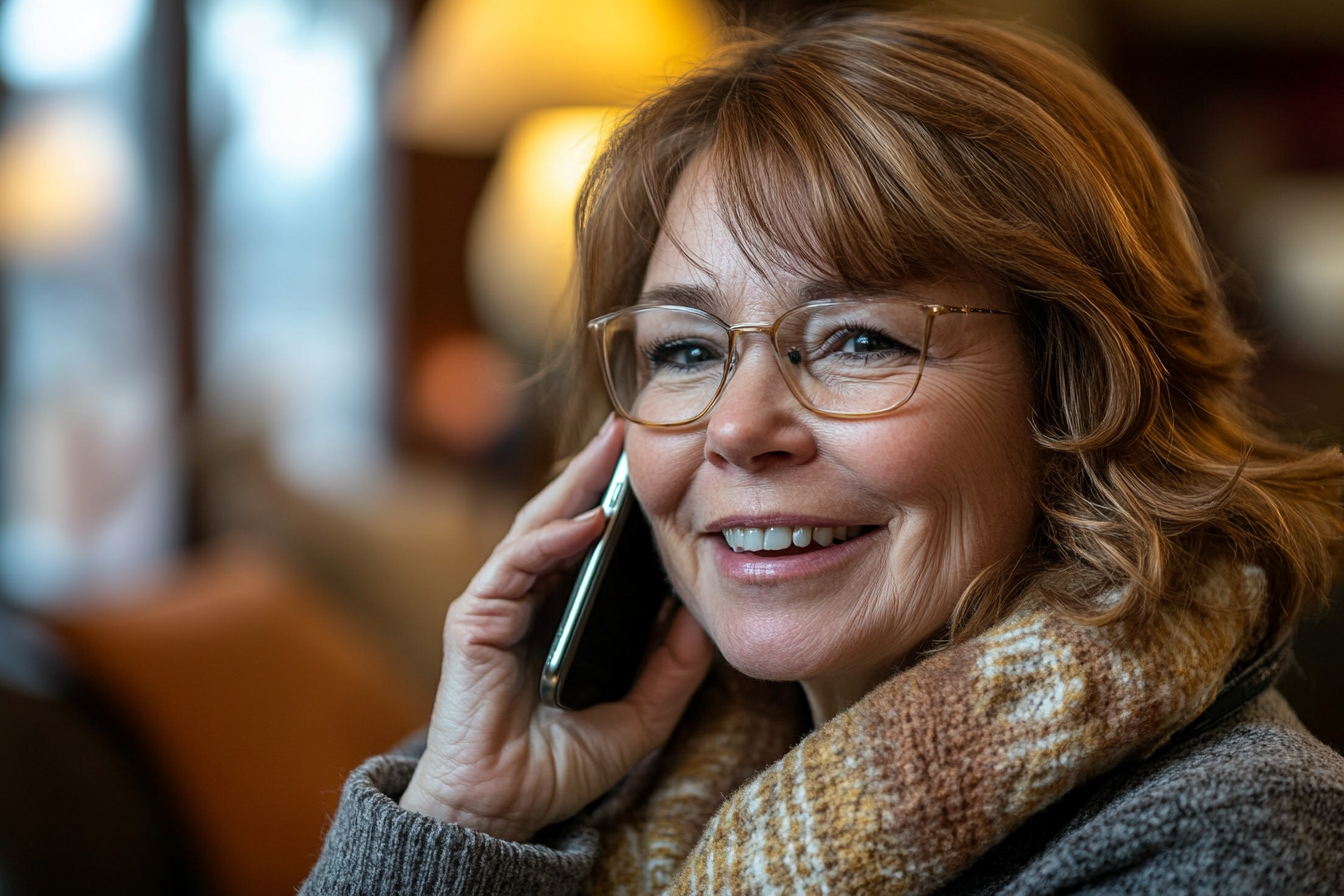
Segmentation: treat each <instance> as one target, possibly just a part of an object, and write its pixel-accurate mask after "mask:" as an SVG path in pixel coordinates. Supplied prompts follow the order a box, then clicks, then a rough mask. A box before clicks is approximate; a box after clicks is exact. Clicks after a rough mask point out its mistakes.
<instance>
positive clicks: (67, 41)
mask: <svg viewBox="0 0 1344 896" xmlns="http://www.w3.org/2000/svg"><path fill="white" fill-rule="evenodd" d="M149 7H150V3H149V0H9V2H7V3H5V4H4V5H3V6H2V7H0V67H3V70H4V73H5V78H6V79H7V80H8V81H9V82H10V83H11V84H13V85H16V86H19V87H23V88H29V89H38V88H48V87H63V86H69V85H73V84H81V83H87V82H92V81H95V80H97V79H99V78H101V77H103V76H104V75H106V74H107V73H108V72H109V71H110V70H112V69H114V68H115V67H117V66H119V65H121V64H123V63H124V62H126V60H127V59H129V58H130V56H131V54H132V53H133V51H134V49H135V47H136V46H137V45H138V44H139V41H140V39H141V36H142V34H143V32H144V29H145V23H146V18H147V15H148V12H149Z"/></svg>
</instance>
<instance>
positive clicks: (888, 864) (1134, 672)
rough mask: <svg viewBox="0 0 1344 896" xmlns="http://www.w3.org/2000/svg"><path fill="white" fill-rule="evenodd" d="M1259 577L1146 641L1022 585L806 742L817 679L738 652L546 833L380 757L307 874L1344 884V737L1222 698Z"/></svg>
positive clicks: (469, 885) (458, 884)
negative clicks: (1050, 603)
mask: <svg viewBox="0 0 1344 896" xmlns="http://www.w3.org/2000/svg"><path fill="white" fill-rule="evenodd" d="M1251 572H1256V571H1251ZM1238 580H1240V581H1242V583H1243V584H1245V583H1252V584H1253V583H1255V582H1257V581H1259V580H1258V579H1257V577H1256V576H1255V575H1250V574H1247V575H1243V576H1241V577H1237V576H1224V577H1223V578H1222V579H1221V580H1220V581H1218V582H1215V583H1214V584H1215V585H1216V588H1215V589H1214V590H1213V591H1211V592H1210V594H1211V595H1216V594H1223V593H1225V594H1227V595H1228V600H1227V601H1226V603H1225V606H1226V607H1227V608H1228V611H1229V613H1225V614H1219V615H1216V616H1214V617H1206V618H1192V617H1190V616H1189V614H1188V613H1175V614H1172V616H1171V618H1170V619H1169V620H1168V622H1170V625H1169V626H1168V628H1167V629H1165V630H1159V631H1158V636H1157V637H1150V638H1148V639H1140V641H1146V643H1140V644H1138V646H1133V645H1131V646H1129V647H1125V646H1122V645H1123V642H1120V641H1116V640H1115V639H1114V638H1112V637H1110V636H1109V635H1108V634H1107V633H1106V632H1104V631H1101V630H1099V629H1091V628H1086V627H1078V626H1070V625H1068V624H1066V623H1063V622H1061V621H1059V620H1057V619H1054V618H1053V617H1052V616H1051V615H1050V614H1046V613H1042V612H1040V611H1034V610H1031V609H1030V608H1027V609H1024V610H1023V611H1022V612H1021V613H1019V614H1017V616H1016V617H1015V618H1013V619H1010V620H1008V621H1006V622H1005V623H1004V624H1002V625H1000V626H998V627H997V628H996V629H995V630H992V631H991V632H989V633H987V634H986V635H985V636H983V637H981V638H978V639H976V640H975V642H973V643H971V644H970V645H962V646H960V647H957V648H952V649H950V650H948V651H945V652H943V653H941V654H938V655H935V656H934V657H931V658H929V659H926V660H925V661H923V662H921V663H920V664H917V665H916V666H915V667H913V668H912V669H910V670H907V671H905V672H903V673H901V674H898V675H897V676H895V677H894V678H893V679H892V680H891V681H889V682H888V683H886V684H884V685H883V686H880V687H879V688H878V689H876V690H875V691H874V692H873V693H872V694H870V695H869V696H868V697H867V698H865V699H864V700H863V701H860V703H859V704H856V706H855V707H852V708H851V709H850V710H848V711H846V712H845V713H842V714H841V715H840V716H838V717H837V718H836V719H833V720H831V721H830V722H828V723H827V724H826V725H823V726H821V728H819V729H817V730H816V731H814V732H812V733H811V734H809V735H807V736H806V737H805V738H804V739H803V740H802V741H801V742H800V743H798V744H797V745H796V746H793V747H792V749H790V744H791V743H793V742H794V740H796V738H797V737H798V735H799V734H800V733H801V731H800V728H799V724H800V717H801V713H799V711H798V710H799V709H800V706H801V704H800V703H799V702H798V701H797V699H796V697H797V688H796V686H783V685H772V684H768V683H763V682H751V681H748V680H746V679H744V678H742V677H741V676H738V675H736V674H735V673H732V672H731V670H726V669H722V668H721V669H718V670H716V672H715V673H714V674H712V675H711V679H710V680H709V681H708V682H707V683H706V686H705V687H704V688H702V690H701V693H700V694H698V695H697V698H696V700H695V701H694V702H693V704H692V706H691V708H690V709H689V710H688V712H687V715H686V717H685V718H684V719H683V724H682V726H680V727H679V729H678V732H677V734H676V735H674V738H673V740H672V741H671V742H670V743H669V744H668V745H667V747H666V748H665V749H664V750H663V751H662V752H661V753H660V754H658V755H657V756H655V757H653V758H652V759H651V760H650V761H648V762H646V763H645V764H644V765H643V766H642V767H641V768H638V769H636V770H635V772H633V773H632V774H631V775H630V776H629V777H628V778H627V780H626V782H625V783H624V784H623V785H622V786H621V787H619V788H617V791H616V792H614V793H613V794H611V795H609V796H608V797H607V798H606V799H605V800H604V801H602V803H601V805H600V806H598V807H597V808H596V809H595V810H594V811H592V812H590V813H588V814H586V815H585V816H584V817H581V818H579V819H575V820H573V821H571V822H569V823H567V824H564V825H559V826H556V827H554V828H552V829H548V830H546V831H543V832H542V833H541V834H540V835H539V836H538V838H537V841H536V842H534V843H531V844H514V843H504V842H500V841H496V840H493V839H492V838H489V837H486V836H483V835H481V834H477V833H475V832H472V831H469V830H465V829H463V828H459V827H457V826H455V825H451V824H443V823H440V822H437V821H434V820H432V819H429V818H424V817H421V816H417V815H413V814H411V813H407V812H403V811H402V810H400V809H399V808H398V807H397V806H396V804H395V800H396V799H397V797H398V796H399V795H400V793H401V792H402V790H403V789H404V787H405V786H406V783H407V782H408V781H409V779H410V775H411V772H412V771H413V769H414V766H415V759H414V757H413V756H409V755H393V756H387V757H381V758H378V759H375V760H372V761H370V762H369V763H367V764H365V765H364V766H363V767H361V769H359V770H358V771H356V773H355V774H354V775H353V776H352V777H351V779H350V782H349V783H348V785H347V788H346V792H345V794H344V797H343V800H342V804H341V808H340V809H339V810H338V815H337V818H336V820H335V822H334V824H333V826H332V829H331V831H330V833H329V835H328V839H327V843H326V847H325V848H324V850H323V853H322V856H321V858H320V859H319V861H318V864H317V866H316V867H315V868H314V870H313V873H312V875H311V877H310V878H309V880H308V882H307V883H306V885H305V890H304V892H306V893H313V894H316V893H371V894H384V893H387V894H390V893H406V894H422V893H423V894H430V893H433V894H438V893H578V892H624V893H643V892H661V891H663V890H664V889H668V890H671V891H675V892H688V893H698V892H732V893H745V892H786V891H787V892H792V891H797V892H825V891H828V890H829V891H831V892H863V891H867V892H910V893H928V892H933V891H939V892H946V893H958V892H974V893H995V892H1013V893H1016V892H1032V893H1035V892H1063V891H1069V892H1077V891H1079V890H1087V889H1088V888H1089V887H1090V888H1092V889H1093V890H1095V891H1096V892H1134V893H1140V892H1152V893H1159V892H1160V893H1169V892H1218V893H1226V892H1231V893H1236V892H1263V891H1266V890H1265V888H1266V887H1270V890H1269V891H1272V892H1287V893H1292V892H1303V893H1313V892H1344V870H1341V869H1342V868H1344V859H1342V858H1341V856H1340V855H1339V853H1338V850H1336V849H1335V847H1334V841H1335V839H1337V836H1338V835H1337V832H1338V831H1340V830H1344V759H1341V758H1340V757H1339V756H1337V755H1336V754H1334V753H1332V752H1331V751H1329V750H1328V749H1326V748H1325V747H1323V746H1322V745H1320V744H1319V743H1317V742H1315V741H1313V740H1312V739H1311V738H1310V736H1309V735H1308V734H1307V733H1306V732H1305V731H1304V730H1302V729H1301V726H1300V725H1299V724H1298V723H1297V722H1296V720H1295V719H1294V718H1293V716H1292V713H1291V710H1289V709H1288V708H1287V706H1286V704H1284V703H1283V701H1282V698H1280V697H1278V696H1277V694H1276V693H1273V692H1270V693H1268V694H1265V695H1262V696H1260V697H1257V698H1255V699H1254V700H1252V701H1251V702H1249V703H1247V704H1245V705H1244V706H1242V707H1241V708H1239V709H1237V711H1236V712H1234V713H1232V714H1230V715H1223V713H1225V712H1226V710H1227V704H1228V701H1227V700H1226V699H1219V700H1217V701H1214V699H1213V698H1214V690H1216V685H1217V684H1218V683H1220V682H1222V681H1223V677H1224V675H1225V673H1226V671H1227V668H1228V665H1230V663H1231V660H1232V659H1233V658H1234V656H1235V654H1236V652H1238V651H1240V649H1241V648H1240V646H1238V645H1237V644H1236V643H1234V640H1235V639H1229V638H1227V637H1224V636H1222V635H1219V631H1220V630H1221V631H1224V632H1231V631H1232V630H1233V628H1234V626H1232V625H1231V624H1230V623H1229V624H1226V625H1225V624H1224V622H1225V617H1227V616H1229V614H1230V611H1231V610H1234V609H1235V608H1236V607H1238V606H1251V605H1253V604H1254V603H1255V600H1254V599H1248V596H1249V598H1254V597H1255V595H1256V594H1258V593H1260V592H1258V591H1257V590H1255V589H1248V588H1246V587H1240V588H1239V587H1238V586H1237V584H1236V583H1237V581H1238ZM1238 595H1239V596H1238ZM1225 661H1226V662H1225ZM1256 667H1257V664H1251V665H1250V667H1249V669H1250V671H1251V672H1254V671H1255V669H1256ZM1242 677H1243V678H1244V677H1245V676H1242ZM1210 682H1212V684H1213V686H1214V690H1207V689H1206V685H1208V684H1209V683H1210ZM1266 683H1267V681H1266V680H1264V677H1263V676H1262V677H1261V680H1260V686H1262V687H1263V685H1264V684H1266ZM789 687H792V691H790V690H789ZM1237 690H1238V689H1237V688H1231V689H1230V691H1231V693H1233V694H1234V695H1235V693H1236V692H1237ZM1242 690H1244V689H1242ZM1254 690H1255V689H1251V691H1249V692H1248V693H1253V692H1254ZM1228 693H1229V689H1224V697H1227V695H1228ZM790 694H792V695H793V703H792V704H790ZM1211 702H1212V703H1213V704H1214V706H1213V707H1212V709H1210V710H1209V711H1208V712H1205V713H1204V715H1203V716H1201V717H1200V721H1197V722H1195V723H1194V724H1193V725H1189V724H1188V723H1189V722H1190V721H1191V719H1193V718H1194V717H1195V716H1198V715H1199V713H1200V712H1201V711H1203V710H1205V708H1206V707H1207V706H1208V705H1209V704H1210V703H1211ZM1183 726H1184V728H1185V730H1184V732H1182V735H1180V736H1178V737H1179V739H1172V738H1171V737H1170V735H1171V734H1172V733H1173V732H1174V731H1175V730H1176V729H1177V728H1181V727H1183ZM1164 744H1165V746H1163V745H1164ZM724 794H731V795H730V796H729V797H728V798H727V799H725V798H724ZM1285 856H1290V857H1292V861H1291V862H1285V861H1284V857H1285ZM1271 881H1272V882H1273V885H1272V886H1270V884H1269V883H1268V882H1271ZM1107 888H1109V889H1107Z"/></svg>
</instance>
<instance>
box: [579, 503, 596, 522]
mask: <svg viewBox="0 0 1344 896" xmlns="http://www.w3.org/2000/svg"><path fill="white" fill-rule="evenodd" d="M599 516H602V505H601V504H599V505H597V506H596V507H594V508H592V509H591V510H585V511H584V512H583V513H581V514H579V515H578V516H576V517H574V522H576V523H586V522H588V521H589V520H593V519H596V518H597V517H599Z"/></svg>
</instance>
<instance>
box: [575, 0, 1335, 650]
mask: <svg viewBox="0 0 1344 896" xmlns="http://www.w3.org/2000/svg"><path fill="white" fill-rule="evenodd" d="M701 154H705V155H706V157H707V158H708V160H709V161H710V163H711V167H712V169H713V170H714V173H715V178H716V188H717V190H718V192H719V196H720V200H721V201H720V207H721V208H722V209H723V210H724V212H725V215H726V217H727V218H728V222H727V223H728V226H729V228H730V229H731V231H732V233H733V235H734V237H735V239H736V240H737V241H738V243H739V245H740V246H741V247H742V248H743V251H744V252H746V253H747V255H748V257H749V258H751V259H752V260H753V263H755V264H758V265H760V266H762V267H769V266H778V265H784V266H791V267H793V268H794V269H797V268H798V267H800V266H801V267H803V268H807V269H809V270H813V271H818V272H824V273H825V274H826V275H827V276H830V277H833V278H836V279H839V280H840V281H841V282H843V283H846V284H852V285H856V286H863V287H869V288H871V287H873V286H879V287H880V286H887V285H894V284H898V283H900V282H901V281H905V280H908V279H910V278H914V277H928V276H940V275H948V274H954V275H962V276H964V275H965V274H966V273H970V274H972V276H974V277H976V278H977V279H980V280H982V281H984V282H985V283H986V284H988V285H990V286H993V287H997V288H1000V289H1002V290H1004V291H1005V292H1006V293H1007V294H1008V295H1009V296H1011V297H1012V299H1013V301H1014V303H1015V305H1016V307H1017V310H1019V311H1020V312H1021V315H1022V316H1021V317H1020V318H1019V320H1020V321H1021V325H1020V328H1021V332H1022V338H1023V339H1024V341H1025V343H1026V346H1027V348H1028V357H1029V358H1030V363H1032V366H1033V371H1034V372H1035V389H1036V405H1035V418H1034V421H1033V425H1034V428H1035V434H1036V440H1037V442H1038V444H1039V447H1040V450H1041V452H1042V468H1043V471H1044V472H1043V476H1042V480H1041V484H1040V489H1039V494H1038V496H1037V500H1038V504H1039V508H1040V513H1039V524H1038V527H1037V534H1036V538H1035V540H1034V542H1033V543H1032V544H1031V545H1030V546H1029V547H1028V549H1027V550H1026V551H1025V552H1024V553H1023V554H1022V555H1021V556H1019V557H1015V558H1012V559H1011V560H1009V561H1007V562H1004V563H1002V564H1000V565H998V566H997V567H994V568H991V569H989V570H986V571H984V572H983V573H982V574H981V575H980V576H979V577H978V578H976V580H975V581H974V582H973V583H972V584H971V585H970V586H969V587H968V589H967V591H966V593H965V594H964V595H963V596H962V599H961V602H960V603H959V605H958V608H957V611H956V613H955V614H954V617H953V621H952V632H951V633H952V637H953V638H954V639H960V638H963V637H966V636H969V635H972V634H974V633H975V632H978V631H980V630H982V629H983V628H984V627H985V626H987V625H989V624H992V623H993V622H994V621H996V620H998V619H1000V618H1002V617H1003V616H1004V615H1005V614H1006V613H1007V612H1009V611H1010V609H1011V608H1012V606H1013V605H1014V603H1015V601H1016V600H1017V598H1018V597H1019V596H1020V595H1022V594H1023V593H1024V592H1025V591H1026V590H1027V589H1028V588H1034V589H1035V590H1036V591H1037V592H1038V593H1041V594H1042V595H1044V597H1045V599H1046V600H1049V601H1051V602H1053V603H1054V604H1055V605H1056V606H1057V607H1059V608H1060V609H1061V610H1062V611H1063V612H1066V613H1068V614H1069V615H1070V616H1072V617H1073V618H1076V619H1079V620H1081V621H1087V622H1092V623H1098V624H1100V623H1107V622H1112V621H1117V620H1126V621H1136V622H1138V623H1139V625H1138V626H1137V628H1139V629H1141V628H1142V621H1143V620H1144V619H1145V618H1146V617H1148V616H1149V615H1150V614H1151V613H1152V612H1153V611H1154V610H1155V609H1156V608H1157V607H1158V606H1159V604H1160V602H1161V601H1164V600H1178V601H1183V602H1185V603H1186V604H1188V605H1190V606H1191V607H1192V608H1194V607H1197V605H1198V604H1199V598H1198V595H1199V589H1198V587H1197V584H1198V582H1199V581H1200V580H1201V578H1202V576H1203V572H1202V571H1203V569H1204V568H1205V567H1206V566H1207V565H1208V564H1209V563H1210V562H1213V561H1214V560H1215V558H1219V559H1222V558H1227V557H1231V558H1232V559H1233V560H1235V561H1238V562H1246V563H1254V564H1257V565H1259V566H1261V567H1262V568H1263V569H1264V570H1265V571H1266V573H1267V575H1268V579H1269V582H1270V586H1271V594H1270V600H1269V601H1268V605H1267V608H1266V612H1265V613H1264V614H1263V615H1260V614H1255V615H1257V616H1259V618H1258V619H1256V621H1255V624H1254V626H1253V628H1254V629H1255V631H1254V632H1252V631H1250V630H1249V629H1248V631H1247V635H1248V637H1252V636H1256V635H1268V636H1271V637H1272V636H1275V635H1276V634H1277V633H1278V632H1280V631H1281V630H1282V629H1284V628H1285V627H1286V626H1289V625H1291V624H1292V623H1293V622H1295V620H1296V619H1297V617H1298V615H1299V614H1300V613H1301V611H1302V610H1303V609H1305V608H1307V607H1308V606H1310V605H1312V604H1313V603H1315V602H1317V601H1321V600H1323V595H1324V593H1325V591H1326V589H1327V587H1328V585H1329V582H1330V581H1331V579H1332V578H1333V577H1334V575H1335V574H1336V571H1337V569H1338V566H1339V560H1340V554H1341V537H1342V536H1344V520H1342V519H1341V508H1340V504H1339V499H1340V489H1341V485H1344V458H1341V455H1340V453H1339V451H1338V450H1337V449H1330V450H1327V451H1317V452H1311V451H1307V450H1304V449H1300V448H1297V447H1294V446H1291V445H1288V444H1286V443H1284V442H1282V441H1280V440H1278V439H1277V438H1275V437H1274V436H1273V435H1272V434H1271V433H1270V432H1269V431H1268V430H1267V429H1266V428H1264V427H1263V426H1261V425H1259V424H1258V423H1257V422H1256V420H1255V419H1254V415H1253V414H1252V412H1251V407H1252V403H1251V401H1250V398H1249V396H1248V390H1247V377H1248V367H1249V365H1250V363H1251V362H1252V360H1253V356H1254V353H1253V351H1252V349H1251V347H1250V345H1249V344H1248V343H1247V342H1246V340H1244V339H1243V338H1241V337H1240V336H1239V335H1238V334H1237V333H1236V332H1235V330H1234V328H1233V326H1232V322H1231V319H1230V316H1229V313H1228V310H1227V306H1226V302H1225V299H1224V296H1223V295H1222V292H1221V289H1220V287H1219V284H1218V281H1217V278H1216V277H1215V274H1214V269H1213V265H1212V263H1211V260H1210V253H1209V251H1208V249H1207V247H1206V246H1205V244H1204V241H1203V238H1202V236H1201V235H1200V232H1199V229H1198V227H1197V225H1196V223H1195V221H1194V217H1193V215H1192V212H1191V210H1190V208H1189V206H1188V204H1187V202H1186V199H1185V197H1184V195H1183V193H1182V190H1181V188H1180V185H1179V184H1178V182H1177V178H1176V176H1175V175H1174V173H1173V170H1172V167H1171V165H1170V164H1169V162H1168V161H1167V159H1166V157H1165V154H1164V152H1163V150H1162V149H1161V147H1160V146H1159V145H1158V143H1157V141H1156V140H1155V139H1154V137H1153V135H1152V134H1151V133H1150V131H1149V130H1148V128H1147V127H1146V126H1145V125H1144V123H1143V122H1142V121H1141V120H1140V118H1139V116H1138V115H1137V113H1136V112H1135V111H1134V109H1133V108H1132V107H1131V106H1130V105H1129V103H1128V102H1127V101H1126V100H1125V99H1124V98H1123V97H1122V96H1121V95H1120V93H1119V92H1118V91H1117V90H1116V89H1115V88H1114V87H1112V86H1111V85H1110V84H1109V83H1108V82H1107V81H1106V80H1105V79H1104V78H1103V77H1101V76H1100V75H1099V74H1097V73H1096V72H1095V71H1094V70H1093V69H1092V68H1090V67H1089V66H1088V65H1087V64H1086V63H1085V62H1083V61H1081V60H1079V59H1077V58H1075V57H1074V56H1073V55H1071V53H1070V51H1069V50H1067V49H1066V48H1063V47H1061V46H1058V45H1056V44H1054V43H1052V42H1051V41H1050V39H1048V38H1045V37H1043V36H1041V35H1039V34H1034V33H1032V32H1028V31H1025V30H1024V29H1021V28H1018V27H1015V26H1009V25H1004V24H998V23H989V22H982V21H974V20H965V19H953V18H943V17H935V16H928V15H922V14H908V13H905V14H902V13H867V14H859V15H849V16H844V17H840V18H832V19H822V20H819V21H812V22H809V23H805V24H802V25H798V26H795V27H792V28H789V29H787V30H784V31H782V32H780V33H778V34H773V35H749V36H746V37H744V38H742V39H740V40H737V41H736V42H734V43H732V44H731V45H729V46H728V47H727V48H726V49H725V50H723V51H722V53H721V54H719V55H718V56H717V57H716V58H715V59H714V60H712V61H711V62H710V63H708V64H706V65H705V66H703V67H701V68H700V69H698V70H696V71H695V72H693V73H692V74H690V75H689V76H687V77H685V78H683V79H682V80H680V81H678V82H676V83H675V84H673V85H672V86H671V87H670V88H668V89H667V90H666V91H664V92H663V93H661V94H659V95H657V96H655V97H654V98H652V99H651V100H649V101H648V102H646V103H645V104H644V105H642V106H641V107H639V108H638V109H637V110H635V112H634V113H632V115H631V116H630V117H629V118H628V119H627V120H626V121H625V122H624V123H623V125H622V126H621V127H620V128H619V129H618V131H617V133H616V135H615V136H614V138H613V139H612V141H611V142H610V143H609V145H608V148H607V149H606V150H605V152H604V154H603V155H602V156H601V158H600V159H599V161H598V163H597V165H596V166H595V167H594V169H593V171H592V173H591V174H590V176H589V179H588V181H587V183H586V185H585V187H584V190H583V193H582V196H581V199H580V204H579V209H578V212H577V222H578V233H579V258H580V261H579V268H578V272H579V273H578V277H579V291H580V310H579V320H580V325H581V321H583V320H587V319H589V318H591V317H593V316H596V315H598V314H601V313H604V312H606V311H608V310H611V309H613V308H617V307H620V306H623V305H627V304H630V303H632V302H634V301H635V299H636V297H637V295H638V293H639V289H640V286H641V282H642V279H643V276H644V270H645V267H646V266H647V263H648V259H649V256H650V253H651V250H652V247H653V245H654V242H655V240H656V239H657V236H658V233H659V230H660V228H661V226H662V222H663V219H664V216H665V214H666V211H667V207H668V203H669V200H670V197H671V195H672V191H673V189H674V188H675V187H676V185H677V182H678V180H679V178H680V177H681V174H682V172H683V171H684V170H685V168H686V166H687V165H688V163H689V162H690V161H691V160H692V159H693V158H695V157H697V156H699V155H701ZM576 338H577V339H579V340H580V342H579V344H580V345H582V346H584V347H585V349H586V351H585V349H580V351H579V357H578V359H577V360H578V364H579V365H580V367H579V369H580V370H581V371H582V373H581V374H579V376H580V379H581V380H582V384H581V385H579V386H578V388H577V389H576V392H577V393H578V394H580V395H583V396H586V399H585V400H587V399H592V398H594V397H595V396H597V395H601V394H604V393H603V390H602V387H601V385H600V380H599V379H597V378H596V375H595V371H596V364H595V362H594V361H593V359H592V356H591V354H592V353H591V347H590V346H589V345H588V342H587V340H586V338H584V337H582V336H578V335H576ZM592 403H593V402H592V401H588V404H589V407H590V408H591V405H592ZM580 416H582V412H580ZM588 419H591V417H589V418H588ZM1102 592H1109V593H1111V594H1113V595H1116V596H1117V599H1115V600H1110V601H1107V602H1105V603H1104V605H1103V604H1102V603H1099V602H1097V601H1095V600H1094V598H1095V596H1096V595H1098V594H1100V593H1102ZM1249 624H1250V623H1248V625H1249Z"/></svg>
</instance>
